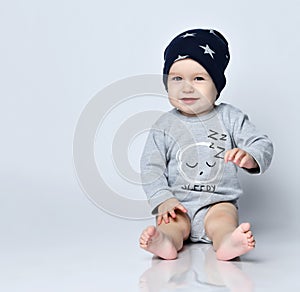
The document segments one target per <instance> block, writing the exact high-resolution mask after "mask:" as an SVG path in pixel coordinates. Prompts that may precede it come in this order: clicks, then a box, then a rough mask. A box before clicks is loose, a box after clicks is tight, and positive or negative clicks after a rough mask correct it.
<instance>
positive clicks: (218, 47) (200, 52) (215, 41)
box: [163, 29, 230, 94]
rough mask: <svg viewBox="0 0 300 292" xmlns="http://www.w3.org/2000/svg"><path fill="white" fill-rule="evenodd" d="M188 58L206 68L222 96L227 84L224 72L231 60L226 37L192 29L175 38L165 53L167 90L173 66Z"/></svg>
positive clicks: (209, 30) (210, 30)
mask: <svg viewBox="0 0 300 292" xmlns="http://www.w3.org/2000/svg"><path fill="white" fill-rule="evenodd" d="M187 58H190V59H193V60H195V61H197V62H198V63H199V64H201V65H202V66H203V67H204V68H205V70H206V71H207V72H208V74H209V75H210V76H211V78H212V80H213V81H214V84H215V86H216V89H217V91H218V94H220V92H221V91H222V89H223V88H224V86H225V84H226V78H225V75H224V71H225V69H226V67H227V65H228V62H229V59H230V54H229V50H228V43H227V41H226V39H225V38H224V36H223V35H222V34H221V33H220V32H218V31H216V30H213V29H192V30H188V31H185V32H183V33H181V34H179V35H178V36H177V37H175V38H174V39H173V40H172V41H171V43H170V44H169V45H168V46H167V48H166V49H165V52H164V60H165V62H164V69H163V74H164V77H163V82H164V84H165V87H166V89H167V90H168V88H167V79H168V76H167V75H168V74H169V71H170V68H171V66H172V64H173V63H174V62H176V61H179V60H182V59H187Z"/></svg>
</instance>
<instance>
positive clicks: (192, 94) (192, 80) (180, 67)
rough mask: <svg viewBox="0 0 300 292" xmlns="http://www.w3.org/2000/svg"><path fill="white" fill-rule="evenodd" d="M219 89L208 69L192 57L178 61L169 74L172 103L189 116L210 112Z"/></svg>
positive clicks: (169, 92)
mask: <svg viewBox="0 0 300 292" xmlns="http://www.w3.org/2000/svg"><path fill="white" fill-rule="evenodd" d="M217 94H218V92H217V89H216V87H215V84H214V82H213V80H212V79H211V77H210V75H209V74H208V73H207V71H206V70H205V69H204V68H203V66H201V65H200V64H199V63H198V62H196V61H194V60H192V59H183V60H179V61H176V62H175V63H174V64H173V65H172V66H171V68H170V71H169V76H168V95H169V100H170V103H171V104H172V105H173V106H174V107H176V108H178V109H179V110H180V111H181V112H182V114H184V115H187V116H195V115H204V114H207V113H209V112H210V111H211V110H212V109H213V107H214V103H215V101H216V98H217Z"/></svg>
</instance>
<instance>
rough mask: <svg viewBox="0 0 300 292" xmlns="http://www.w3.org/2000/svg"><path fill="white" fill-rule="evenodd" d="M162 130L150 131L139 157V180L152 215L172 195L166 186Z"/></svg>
mask: <svg viewBox="0 0 300 292" xmlns="http://www.w3.org/2000/svg"><path fill="white" fill-rule="evenodd" d="M164 138H165V133H164V131H163V130H158V129H154V128H153V129H151V131H150V133H149V135H148V138H147V141H146V144H145V147H144V151H143V154H142V157H141V164H140V166H141V180H142V186H143V189H144V191H145V193H146V195H147V198H148V201H149V204H150V206H151V209H152V214H157V208H158V206H159V205H160V204H161V203H162V202H164V201H166V200H167V199H170V198H173V197H174V195H173V193H172V191H171V189H170V187H169V185H168V178H167V167H166V166H167V163H168V162H167V158H166V146H165V139H164Z"/></svg>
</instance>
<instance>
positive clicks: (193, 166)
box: [186, 162, 198, 168]
mask: <svg viewBox="0 0 300 292" xmlns="http://www.w3.org/2000/svg"><path fill="white" fill-rule="evenodd" d="M197 165H198V162H196V163H195V164H194V165H191V164H188V163H186V166H188V167H190V168H195V167H196V166H197Z"/></svg>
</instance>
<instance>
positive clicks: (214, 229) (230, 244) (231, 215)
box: [204, 202, 255, 260]
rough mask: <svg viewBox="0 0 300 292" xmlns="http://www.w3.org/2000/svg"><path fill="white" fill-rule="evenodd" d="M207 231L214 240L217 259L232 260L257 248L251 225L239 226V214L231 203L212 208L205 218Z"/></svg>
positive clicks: (243, 224)
mask: <svg viewBox="0 0 300 292" xmlns="http://www.w3.org/2000/svg"><path fill="white" fill-rule="evenodd" d="M204 222H205V231H206V234H207V236H208V237H209V238H210V239H211V240H212V242H213V247H214V249H215V250H216V254H217V259H219V260H230V259H233V258H235V257H238V256H240V255H242V254H245V253H247V252H248V251H250V250H252V249H253V248H254V247H255V240H254V237H253V235H252V233H251V231H250V224H249V223H242V224H240V225H239V226H238V213H237V209H236V207H235V206H234V205H233V204H231V203H227V202H225V203H219V204H216V205H214V206H212V207H211V208H210V209H209V211H208V213H207V214H206V216H205V221H204Z"/></svg>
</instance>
